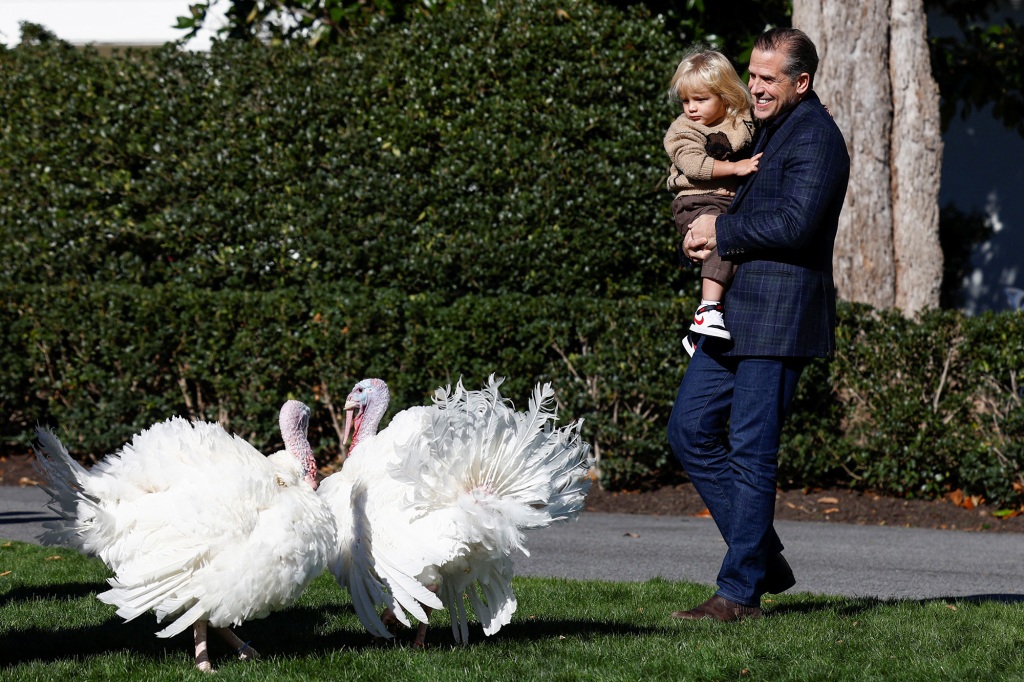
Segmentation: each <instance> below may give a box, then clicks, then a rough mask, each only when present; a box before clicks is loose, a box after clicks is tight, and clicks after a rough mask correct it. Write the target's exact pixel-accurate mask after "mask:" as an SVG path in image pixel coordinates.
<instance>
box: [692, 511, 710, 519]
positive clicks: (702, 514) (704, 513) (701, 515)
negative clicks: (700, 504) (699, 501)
mask: <svg viewBox="0 0 1024 682" xmlns="http://www.w3.org/2000/svg"><path fill="white" fill-rule="evenodd" d="M694 516H696V517H697V518H699V519H710V518H711V510H710V509H705V510H704V511H702V512H697V513H696V514H694Z"/></svg>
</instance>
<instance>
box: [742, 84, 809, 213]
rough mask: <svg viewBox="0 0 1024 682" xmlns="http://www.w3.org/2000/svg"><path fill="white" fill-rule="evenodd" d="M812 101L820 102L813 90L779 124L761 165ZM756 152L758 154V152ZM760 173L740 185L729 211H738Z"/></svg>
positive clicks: (765, 150) (780, 145) (790, 132)
mask: <svg viewBox="0 0 1024 682" xmlns="http://www.w3.org/2000/svg"><path fill="white" fill-rule="evenodd" d="M811 102H814V103H817V102H818V96H817V95H816V94H815V93H814V92H813V91H812V92H811V93H810V94H809V95H808V96H807V97H805V98H804V99H803V101H801V102H800V103H799V104H797V105H796V107H795V108H794V109H793V111H792V112H790V114H789V116H787V117H786V120H785V121H783V122H782V125H781V126H779V129H778V130H776V131H775V134H774V135H772V139H771V140H769V141H768V144H767V145H764V154H763V155H762V156H761V161H760V162H759V164H758V166H759V167H760V166H761V165H762V164H764V163H765V162H767V161H768V160H769V159H771V158H772V157H773V156H775V154H776V152H778V151H779V149H781V148H782V145H783V144H784V143H785V142H786V139H787V138H788V137H789V136H790V135H791V134H792V133H793V131H794V130H795V129H796V126H797V125H799V122H800V120H801V119H802V118H803V112H804V111H806V109H805V107H806V105H807V104H809V103H811ZM764 134H765V131H763V130H762V131H761V133H760V135H759V143H758V147H760V146H761V144H762V143H761V142H760V140H761V139H762V138H763V136H764ZM754 153H755V154H756V153H757V152H754ZM760 173H761V171H758V172H756V173H751V174H750V175H748V176H747V180H746V182H744V183H743V184H742V185H740V186H739V189H737V190H736V197H735V198H734V199H733V200H732V204H730V205H729V213H735V212H736V209H737V208H739V205H740V202H741V201H742V200H743V197H744V196H745V195H746V194H747V192H748V191H750V188H751V187H752V186H753V185H754V184H755V183H756V182H757V176H758V175H760Z"/></svg>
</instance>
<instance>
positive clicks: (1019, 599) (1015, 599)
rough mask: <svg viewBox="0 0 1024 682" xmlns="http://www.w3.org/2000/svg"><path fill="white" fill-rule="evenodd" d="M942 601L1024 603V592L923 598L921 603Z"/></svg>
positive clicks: (950, 602)
mask: <svg viewBox="0 0 1024 682" xmlns="http://www.w3.org/2000/svg"><path fill="white" fill-rule="evenodd" d="M935 602H940V603H943V604H956V603H957V602H970V603H971V604H985V603H988V602H998V603H1000V604H1024V594H970V595H966V596H963V597H934V598H932V599H921V600H919V601H918V603H919V604H922V605H924V604H932V603H935Z"/></svg>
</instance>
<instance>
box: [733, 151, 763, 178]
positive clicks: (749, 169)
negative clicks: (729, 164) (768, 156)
mask: <svg viewBox="0 0 1024 682" xmlns="http://www.w3.org/2000/svg"><path fill="white" fill-rule="evenodd" d="M761 154H764V152H760V153H758V154H754V155H753V156H751V157H750V158H749V159H743V160H742V161H737V162H736V175H737V176H738V177H741V178H742V177H743V176H744V175H750V174H751V173H756V172H757V164H758V162H760V160H761Z"/></svg>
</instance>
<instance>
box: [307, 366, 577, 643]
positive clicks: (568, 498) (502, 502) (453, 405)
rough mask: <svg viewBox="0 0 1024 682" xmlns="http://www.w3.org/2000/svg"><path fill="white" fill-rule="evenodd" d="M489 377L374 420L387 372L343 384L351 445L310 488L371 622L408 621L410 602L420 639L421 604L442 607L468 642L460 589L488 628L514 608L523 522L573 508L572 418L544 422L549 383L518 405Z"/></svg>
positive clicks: (559, 517)
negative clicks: (383, 423)
mask: <svg viewBox="0 0 1024 682" xmlns="http://www.w3.org/2000/svg"><path fill="white" fill-rule="evenodd" d="M500 384H501V380H495V378H494V377H493V376H492V377H491V378H490V381H489V383H488V386H487V387H486V388H484V389H483V390H481V391H467V390H465V389H464V388H463V386H462V382H461V381H460V382H459V384H458V385H457V386H456V388H455V390H454V392H453V391H452V390H451V387H447V388H444V389H438V390H437V391H436V392H435V394H434V398H433V402H434V404H433V405H431V406H427V407H412V408H410V409H407V410H404V411H402V412H400V413H398V414H397V415H395V417H394V418H393V419H392V420H391V423H390V424H389V426H388V427H387V428H386V429H384V430H383V431H381V432H380V433H378V432H377V427H378V425H379V423H380V420H381V418H382V417H383V416H384V413H385V411H386V410H387V407H388V402H389V395H388V387H387V385H386V384H385V383H384V382H383V381H381V380H379V379H366V380H364V381H361V382H359V383H358V384H357V385H356V386H355V388H354V389H353V390H352V392H351V393H350V394H349V396H348V399H347V401H346V404H345V409H346V411H348V419H347V420H346V426H345V437H346V438H347V436H348V433H349V431H350V429H351V427H352V424H353V423H354V424H355V432H354V434H353V437H352V444H351V446H350V449H349V457H348V459H347V460H346V461H345V464H344V467H343V468H342V470H341V471H340V472H338V473H335V474H332V475H331V476H328V477H327V478H326V479H324V481H323V482H321V484H320V489H319V491H318V494H319V495H320V497H321V498H323V499H324V500H326V501H327V502H328V503H329V506H330V508H331V510H332V511H333V512H334V514H335V517H336V519H337V525H338V552H337V555H336V557H335V558H334V559H332V561H331V563H330V570H331V572H332V573H333V574H334V577H335V578H336V579H337V581H338V584H339V585H341V586H342V587H343V588H346V589H347V590H348V591H349V593H350V595H351V597H352V602H353V605H354V607H355V611H356V614H357V615H358V616H359V619H360V621H361V622H362V623H363V626H364V627H365V628H366V629H367V630H368V631H369V632H370V633H371V634H373V635H376V636H378V637H384V638H387V637H391V636H392V635H391V632H390V628H389V626H391V625H393V624H394V621H395V620H397V621H398V622H401V623H402V624H403V625H405V626H406V627H411V622H410V620H409V617H408V615H407V614H411V615H412V616H414V617H415V618H416V619H417V620H418V621H419V627H418V629H417V633H416V636H415V641H414V643H415V644H416V645H419V646H422V645H423V644H424V639H425V636H426V630H427V624H428V620H429V616H430V612H431V611H432V610H433V609H439V608H446V609H448V611H449V613H450V615H451V621H452V633H453V635H454V638H455V641H456V642H461V643H465V642H467V640H468V636H469V631H468V615H467V610H466V601H468V602H469V605H470V606H471V607H472V609H473V611H474V612H475V613H476V617H477V619H478V620H479V621H480V623H481V624H482V625H483V631H484V634H486V635H492V634H494V633H495V632H497V631H498V630H499V629H500V628H501V627H502V626H503V625H506V624H508V623H509V621H510V620H511V618H512V614H513V613H514V612H515V610H516V598H515V594H514V593H513V590H512V577H513V564H512V559H511V555H512V553H513V552H514V551H515V550H519V551H522V552H524V553H528V552H527V550H526V547H525V545H524V540H525V537H524V531H525V530H528V529H534V528H543V527H546V526H548V525H550V524H552V523H554V522H557V521H566V520H570V519H575V518H576V517H577V516H578V515H579V514H580V512H581V511H582V510H583V505H584V499H585V496H586V493H587V490H588V489H589V486H590V478H589V477H588V476H587V474H588V471H589V468H590V460H589V459H588V452H589V450H590V446H589V445H587V444H586V443H584V442H583V441H582V440H581V439H580V434H579V431H580V426H581V424H582V422H580V421H577V422H575V423H573V424H570V425H568V426H564V427H561V428H555V427H554V422H555V419H556V416H555V413H554V411H553V410H552V405H551V403H552V402H553V400H554V391H553V390H552V389H551V385H550V384H544V385H543V386H541V385H538V386H537V387H536V389H535V391H534V393H533V397H532V398H531V400H530V404H529V409H528V410H527V411H526V412H517V411H516V410H514V409H513V408H512V407H510V406H509V405H508V404H507V403H506V401H505V400H504V399H503V398H502V396H501V394H500V392H499V391H498V387H499V385H500ZM382 606H383V607H384V615H383V617H381V616H379V615H378V609H379V608H380V607H382Z"/></svg>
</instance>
